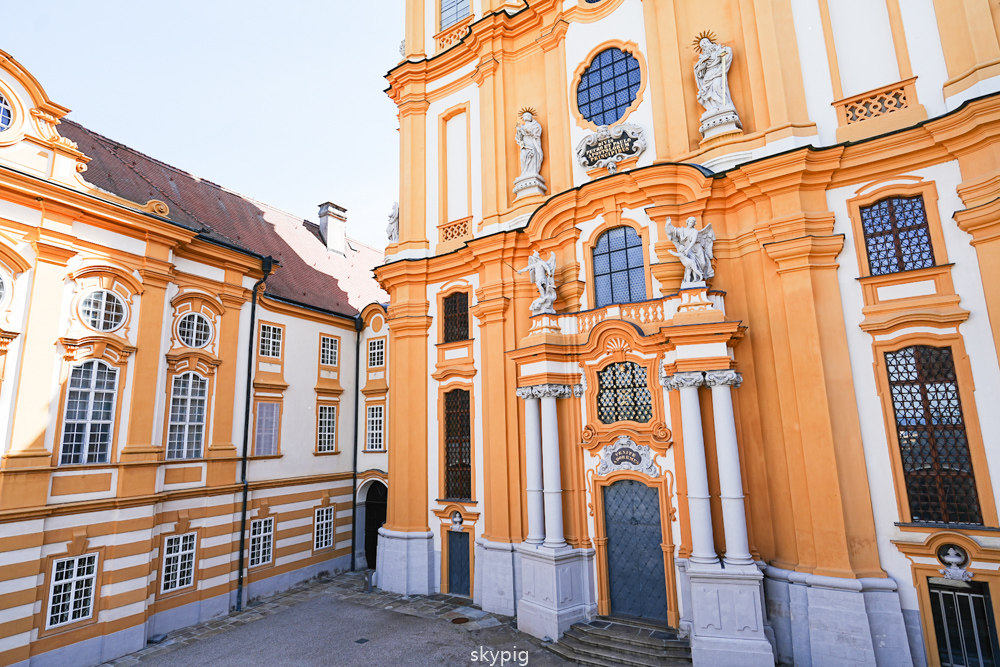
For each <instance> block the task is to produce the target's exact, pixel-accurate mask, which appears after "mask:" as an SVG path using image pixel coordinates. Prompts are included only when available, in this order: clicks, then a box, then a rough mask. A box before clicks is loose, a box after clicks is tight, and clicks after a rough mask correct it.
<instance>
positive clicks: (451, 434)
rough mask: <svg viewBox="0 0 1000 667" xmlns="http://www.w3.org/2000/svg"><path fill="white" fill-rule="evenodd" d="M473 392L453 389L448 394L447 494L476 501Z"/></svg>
mask: <svg viewBox="0 0 1000 667" xmlns="http://www.w3.org/2000/svg"><path fill="white" fill-rule="evenodd" d="M469 398H470V394H469V392H467V391H465V390H463V389H453V390H451V391H449V392H448V393H446V394H445V395H444V456H445V471H444V495H445V498H457V499H461V500H468V499H470V498H472V433H471V430H472V421H471V419H470V415H469Z"/></svg>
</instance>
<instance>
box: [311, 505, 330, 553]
mask: <svg viewBox="0 0 1000 667" xmlns="http://www.w3.org/2000/svg"><path fill="white" fill-rule="evenodd" d="M334 509H335V508H334V507H333V506H330V507H318V508H316V520H315V521H314V522H313V549H316V550H319V549H329V548H330V547H332V546H333V530H334V526H333V519H334Z"/></svg>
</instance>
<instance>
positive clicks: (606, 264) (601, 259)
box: [594, 253, 611, 276]
mask: <svg viewBox="0 0 1000 667" xmlns="http://www.w3.org/2000/svg"><path fill="white" fill-rule="evenodd" d="M610 272H611V261H610V259H609V257H608V256H607V255H606V254H604V253H601V254H599V255H598V254H596V253H595V254H594V275H597V276H601V275H604V274H605V273H610Z"/></svg>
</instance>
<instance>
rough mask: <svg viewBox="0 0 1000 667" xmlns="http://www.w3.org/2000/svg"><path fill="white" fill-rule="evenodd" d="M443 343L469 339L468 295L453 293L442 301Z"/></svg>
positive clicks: (465, 293) (466, 293)
mask: <svg viewBox="0 0 1000 667" xmlns="http://www.w3.org/2000/svg"><path fill="white" fill-rule="evenodd" d="M442 301H443V302H444V342H445V343H454V342H456V341H460V340H468V339H469V293H468V292H455V293H454V294H449V295H448V296H446V297H445V298H444V299H442Z"/></svg>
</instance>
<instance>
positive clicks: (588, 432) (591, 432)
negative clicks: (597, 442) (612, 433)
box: [581, 424, 597, 444]
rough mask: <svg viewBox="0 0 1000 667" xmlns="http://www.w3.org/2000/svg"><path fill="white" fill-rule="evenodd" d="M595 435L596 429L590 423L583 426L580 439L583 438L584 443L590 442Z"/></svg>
mask: <svg viewBox="0 0 1000 667" xmlns="http://www.w3.org/2000/svg"><path fill="white" fill-rule="evenodd" d="M596 437H597V429H595V428H594V427H593V425H592V424H587V425H586V426H585V427H584V428H583V435H582V436H581V439H582V440H583V442H584V444H590V443H591V442H593V441H594V438H596Z"/></svg>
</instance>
